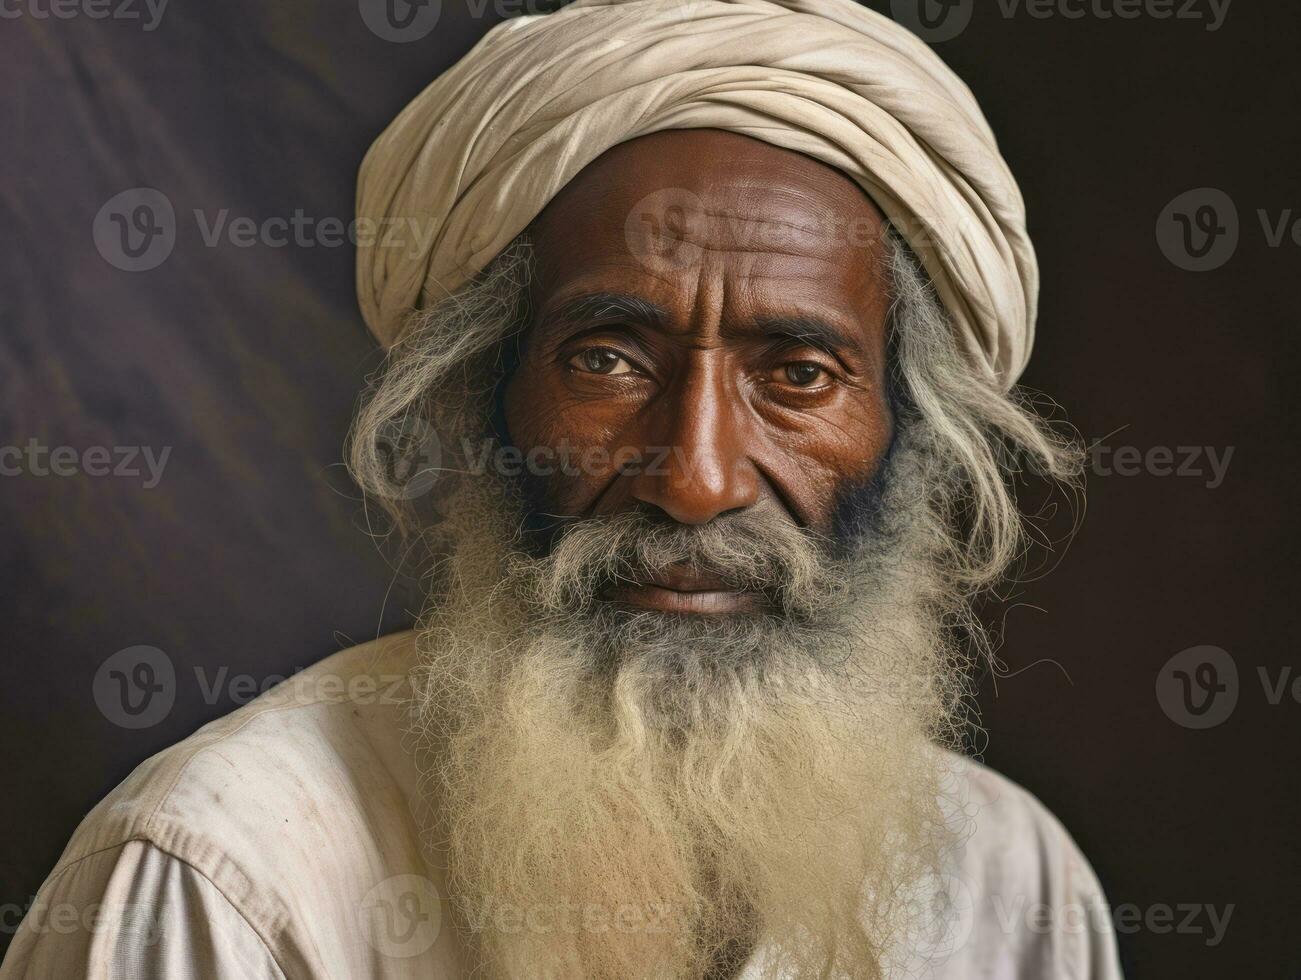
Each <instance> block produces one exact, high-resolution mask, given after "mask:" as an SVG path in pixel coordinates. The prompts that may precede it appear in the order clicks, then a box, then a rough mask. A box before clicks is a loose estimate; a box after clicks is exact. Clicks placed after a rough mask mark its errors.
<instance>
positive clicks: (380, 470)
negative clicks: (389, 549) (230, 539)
mask: <svg viewBox="0 0 1301 980" xmlns="http://www.w3.org/2000/svg"><path fill="white" fill-rule="evenodd" d="M886 247H887V249H888V258H889V269H890V273H891V279H892V285H893V289H894V305H893V308H892V310H891V324H890V350H891V358H892V364H891V388H892V400H893V402H894V408H895V411H896V414H897V415H898V424H899V426H900V428H901V429H904V428H906V429H907V430H908V432H909V435H910V438H911V439H912V440H914V441H915V443H917V444H920V445H922V446H924V447H925V449H926V455H927V457H928V470H929V472H928V474H927V487H928V491H929V494H928V496H929V504H930V507H931V508H932V509H933V511H934V512H935V514H936V516H937V517H939V518H941V519H942V523H943V525H944V526H946V527H947V528H949V539H948V541H947V544H946V551H947V552H948V554H947V558H948V560H947V562H946V567H947V570H948V574H949V576H950V585H951V586H952V588H953V590H954V591H955V593H957V594H959V595H962V596H968V597H969V596H973V595H975V594H977V593H979V592H982V591H984V590H986V589H989V588H991V587H993V586H994V585H995V584H997V583H998V581H999V580H1000V579H1001V578H1003V577H1004V576H1005V575H1006V574H1007V573H1008V571H1009V569H1010V567H1011V566H1013V564H1014V563H1015V562H1016V561H1017V560H1018V559H1019V558H1020V557H1021V556H1022V555H1023V554H1024V553H1025V552H1026V550H1027V545H1028V543H1029V542H1030V540H1031V538H1032V536H1033V535H1032V531H1033V529H1034V527H1035V524H1034V522H1033V518H1032V517H1028V516H1026V515H1023V514H1022V513H1021V511H1020V510H1019V508H1018V505H1017V500H1016V493H1015V485H1016V482H1017V480H1018V479H1019V477H1020V475H1021V474H1022V473H1024V472H1027V471H1029V472H1032V473H1034V474H1036V475H1038V476H1041V477H1044V478H1045V479H1047V480H1050V481H1053V482H1055V483H1056V484H1057V485H1058V486H1059V487H1060V488H1061V489H1062V490H1063V491H1064V492H1065V493H1066V494H1067V495H1068V498H1069V499H1070V500H1071V501H1072V502H1073V503H1074V502H1078V499H1079V498H1078V494H1079V486H1080V485H1079V477H1080V473H1081V471H1082V462H1083V453H1082V451H1081V448H1080V446H1079V443H1078V441H1077V440H1076V439H1075V438H1074V436H1073V431H1068V430H1066V429H1065V427H1064V426H1063V425H1062V424H1061V423H1060V422H1058V421H1056V420H1053V419H1051V418H1050V417H1048V416H1046V415H1045V414H1041V412H1040V410H1039V406H1038V405H1037V404H1036V402H1035V401H1032V399H1031V398H1030V397H1029V396H1028V395H1027V394H1025V393H1024V392H1021V391H1019V390H1016V389H1014V390H1013V391H1012V392H1010V393H1009V392H1004V391H1002V390H1001V389H1000V388H999V387H998V386H997V384H996V383H995V382H993V381H992V380H990V379H988V378H987V377H986V376H985V375H984V374H983V373H981V372H978V371H976V370H974V369H973V368H972V365H971V362H970V360H969V358H968V356H967V355H966V354H965V353H964V352H963V351H962V350H961V349H960V346H959V343H958V341H957V339H956V338H955V336H954V332H953V328H952V324H951V321H950V319H949V317H948V315H947V314H946V312H945V310H944V308H943V306H942V304H941V303H940V301H939V299H938V298H937V296H936V294H935V291H934V289H933V288H932V286H931V284H930V282H929V280H928V279H927V277H926V275H925V273H924V272H923V271H922V269H921V266H920V264H919V263H918V261H917V259H916V258H915V256H914V255H913V253H912V251H911V250H910V249H909V248H908V247H907V245H906V244H905V243H904V242H903V240H902V239H901V238H900V237H899V236H898V235H897V234H895V233H894V232H891V233H890V234H889V236H888V238H887V245H886ZM532 274H533V261H532V246H531V243H530V241H529V239H528V237H527V235H521V236H520V237H519V238H517V239H516V240H515V241H514V242H513V243H512V244H511V245H510V246H509V247H507V248H506V249H505V250H504V251H503V252H502V253H501V254H500V255H499V256H498V257H497V258H496V259H495V260H494V261H493V262H492V264H491V265H489V266H488V267H487V268H486V269H485V270H484V271H483V272H482V273H480V274H479V276H477V277H476V278H475V279H474V280H473V281H472V282H470V283H469V284H468V285H466V286H465V287H463V288H462V289H460V290H459V291H457V292H456V293H455V294H453V295H451V296H449V297H447V298H446V299H444V300H443V301H441V302H439V303H436V304H434V305H433V306H431V307H430V308H429V309H427V310H424V311H422V312H418V313H415V314H413V315H412V318H411V320H410V322H409V323H408V325H407V328H406V330H405V332H404V333H403V335H402V337H401V339H400V340H399V341H398V342H397V343H396V344H395V345H394V346H393V348H392V349H391V350H390V351H389V354H388V357H387V359H386V361H385V363H384V365H383V367H382V368H381V370H380V371H379V372H378V373H377V375H376V376H375V377H374V378H373V379H372V381H371V384H370V386H369V388H368V390H367V392H366V393H365V395H364V397H363V401H362V404H361V407H360V409H359V411H358V413H357V415H356V418H355V420H354V422H353V426H352V430H351V433H350V434H349V438H348V447H347V459H348V466H349V469H350V471H351V473H352V475H353V477H354V478H355V479H356V481H357V483H358V484H359V485H360V487H361V488H362V490H363V491H364V492H365V493H366V494H367V495H368V497H370V498H372V499H373V500H375V501H376V502H377V503H378V504H379V505H380V506H381V507H382V508H383V509H384V510H385V511H386V512H387V513H388V515H389V516H390V517H391V518H392V521H393V527H394V528H395V529H396V530H398V531H399V532H401V533H402V534H403V535H409V534H411V533H412V532H415V531H422V530H423V529H422V528H420V527H419V522H418V521H417V520H416V513H415V508H414V507H413V505H412V500H411V497H412V496H413V495H412V493H411V492H410V487H411V485H412V480H413V473H412V471H411V465H412V463H411V460H412V456H411V454H412V453H415V454H416V456H417V458H419V459H421V460H422V461H423V462H424V464H425V465H426V466H427V467H428V468H429V470H430V472H426V473H424V474H416V476H420V475H423V476H424V477H425V478H426V480H427V483H426V486H432V485H436V482H437V477H438V475H439V474H438V472H437V470H438V469H439V467H441V462H442V460H441V459H440V460H438V461H436V462H432V463H431V462H430V461H429V456H428V448H429V447H428V443H429V442H430V440H434V441H436V442H437V445H438V446H439V447H444V448H447V447H454V446H455V445H457V444H458V443H459V441H460V440H461V439H463V438H466V437H471V438H473V437H477V436H482V435H485V434H487V432H488V431H489V428H488V420H489V418H490V416H491V413H492V411H493V407H494V393H495V392H496V390H497V387H498V385H499V384H500V383H501V381H502V379H503V377H504V375H505V373H506V370H507V357H506V355H507V354H508V352H509V349H510V348H509V346H508V345H509V344H510V343H512V342H514V341H515V339H516V338H517V336H518V335H519V334H520V333H521V332H522V331H523V330H524V329H525V328H526V327H527V324H528V321H529V310H528V303H527V297H528V292H529V284H530V282H531V279H532ZM413 433H414V434H415V435H416V436H417V438H415V439H412V438H410V437H411V436H412V434H413ZM413 443H414V445H413ZM422 450H423V451H424V452H425V454H426V455H425V456H423V457H421V456H420V453H421V452H422ZM435 455H441V454H435ZM449 468H450V469H455V468H456V467H455V466H454V465H453V466H450V467H449ZM432 496H437V495H436V494H435V495H432Z"/></svg>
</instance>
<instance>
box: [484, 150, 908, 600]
mask: <svg viewBox="0 0 1301 980" xmlns="http://www.w3.org/2000/svg"><path fill="white" fill-rule="evenodd" d="M532 235H533V240H534V243H535V250H536V251H535V254H536V261H537V276H536V278H535V281H534V288H533V293H532V297H531V298H532V326H531V328H530V330H529V332H528V334H527V336H526V337H525V339H524V344H523V348H522V350H521V352H520V361H519V364H518V367H517V369H516V370H515V371H514V373H513V374H512V376H511V378H510V379H509V382H508V384H507V386H506V389H505V392H504V413H505V423H506V428H507V430H508V434H509V437H510V439H511V441H512V442H513V443H514V444H515V445H516V446H517V447H518V448H519V449H521V450H523V451H524V452H526V453H528V452H530V451H532V450H535V449H541V448H545V449H547V450H549V451H550V452H552V453H554V454H556V457H559V458H563V459H566V460H569V461H571V462H572V463H574V464H576V465H570V466H566V467H563V468H560V469H557V470H556V471H555V473H554V475H549V476H546V477H533V478H531V480H532V481H533V485H532V486H530V488H529V489H530V491H531V494H530V495H531V497H532V498H533V499H534V501H535V502H536V506H537V507H538V508H539V509H540V510H541V511H542V512H543V513H545V514H546V515H548V516H555V517H561V518H567V519H572V518H587V517H602V516H613V515H618V514H621V513H625V512H629V511H639V512H642V513H646V514H650V515H653V516H654V517H655V518H657V519H659V520H661V521H664V522H667V523H669V524H672V525H678V526H686V525H697V526H698V525H707V524H708V523H709V522H711V521H714V520H715V519H716V518H720V517H722V516H723V515H732V514H737V513H745V512H751V513H754V514H759V513H761V512H762V513H764V515H765V516H773V515H781V516H782V517H784V518H786V520H788V521H790V522H792V523H794V524H795V525H798V526H800V527H803V528H806V529H808V530H809V531H812V532H814V533H815V534H819V535H823V536H826V537H828V538H833V537H836V536H838V535H840V534H842V533H843V532H844V528H843V527H842V523H843V521H842V519H843V518H844V516H845V514H846V513H848V512H850V511H851V510H852V505H853V502H854V497H855V494H862V493H864V492H865V488H867V487H868V486H869V485H870V484H871V481H872V478H873V476H874V475H875V474H876V472H877V470H878V468H879V467H880V465H881V462H882V460H883V458H884V457H885V455H886V452H887V450H888V448H889V446H890V442H891V439H892V436H893V419H892V416H891V413H890V407H889V402H888V399H887V395H886V349H887V336H886V334H887V321H888V312H889V308H890V302H891V299H890V283H889V281H888V276H887V274H886V271H885V268H884V263H885V258H884V257H885V254H886V250H885V248H884V246H883V241H884V219H883V218H882V216H881V214H880V212H879V211H878V210H877V209H876V207H875V206H874V205H873V204H872V203H871V201H870V200H869V199H868V198H867V196H866V195H865V194H864V193H863V191H862V190H861V189H860V188H859V187H858V186H857V185H856V184H854V183H853V182H852V181H851V180H849V179H848V178H847V177H845V176H843V175H842V174H840V173H838V172H837V171H835V170H833V169H831V168H829V167H827V166H825V165H824V164H821V163H818V162H816V161H813V160H811V159H808V158H806V157H804V156H802V155H800V154H798V153H794V152H791V151H787V150H782V149H779V148H776V147H772V146H769V145H767V144H764V143H761V142H759V141H756V140H752V139H749V138H747V137H744V136H739V135H736V134H732V133H725V132H721V131H714V130H687V131H670V132H664V133H657V134H654V135H651V136H646V137H642V138H640V139H637V140H633V141H631V142H628V143H625V144H622V145H620V146H618V147H615V148H614V149H612V150H610V151H609V152H607V153H606V154H604V155H603V156H602V157H600V158H599V159H598V160H596V161H595V162H594V163H592V164H591V165H590V166H588V167H587V168H586V169H585V170H584V171H583V172H582V173H581V174H579V175H578V177H576V178H575V179H574V180H573V181H571V182H570V184H569V185H568V186H567V187H566V188H565V189H564V190H563V191H562V192H561V193H560V194H559V195H558V196H557V197H556V198H555V199H554V200H553V201H552V203H551V204H550V205H549V206H548V208H547V209H546V210H545V211H544V212H543V214H542V215H541V216H540V217H539V218H538V220H537V221H536V222H535V224H534V227H533V228H532ZM553 458H554V457H553ZM613 598H615V599H617V600H618V601H620V602H621V603H624V604H626V605H629V606H631V607H633V608H640V609H646V610H656V611H660V612H669V613H696V614H711V613H712V614H718V613H744V612H751V611H756V609H757V606H758V603H757V600H756V598H755V597H754V596H752V595H747V593H746V592H745V591H744V590H737V589H735V588H730V587H728V585H727V584H726V583H724V582H722V581H720V580H719V579H718V578H717V577H715V576H713V575H711V573H710V572H709V571H708V570H707V569H705V570H702V569H699V568H692V567H690V566H689V565H687V564H679V565H677V566H674V567H670V568H667V569H664V570H662V571H660V572H658V573H656V574H655V575H654V576H653V580H649V581H633V582H631V583H628V584H626V585H624V586H622V587H620V589H619V590H618V594H617V595H616V596H613Z"/></svg>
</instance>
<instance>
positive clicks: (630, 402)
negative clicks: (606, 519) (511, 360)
mask: <svg viewBox="0 0 1301 980" xmlns="http://www.w3.org/2000/svg"><path fill="white" fill-rule="evenodd" d="M638 405H639V401H638V400H637V399H636V398H635V397H634V396H633V394H632V393H631V392H629V393H628V394H626V395H615V396H613V397H611V396H607V397H602V398H591V397H583V396H582V395H581V393H579V392H576V391H574V390H573V388H572V387H571V385H570V383H569V382H568V378H567V375H566V373H565V371H564V370H563V369H562V368H559V367H557V368H550V367H546V368H540V367H539V366H538V365H535V364H530V363H529V362H528V361H527V360H526V361H525V362H524V363H522V364H521V365H520V367H519V369H518V370H517V371H516V372H515V374H514V375H513V376H512V377H511V379H510V380H509V381H508V382H507V384H506V388H505V391H504V393H503V398H502V409H503V415H504V420H505V422H506V429H507V435H508V437H509V439H510V441H511V443H512V444H513V445H514V446H515V447H516V448H517V449H519V450H520V451H521V452H523V453H525V454H526V455H527V454H528V453H530V452H533V451H535V450H546V453H545V458H546V459H547V460H548V464H547V465H545V466H543V467H540V468H538V469H537V470H536V471H529V472H526V473H525V476H524V480H525V483H526V485H527V489H528V491H529V495H530V497H532V498H533V499H534V500H536V501H537V502H538V503H539V504H541V505H543V506H544V507H547V508H549V509H554V510H556V511H559V512H561V513H565V514H581V513H584V512H585V511H587V510H588V509H589V508H591V506H592V505H593V503H594V502H595V501H596V499H597V498H598V497H599V496H600V495H601V493H602V491H603V490H604V489H605V488H606V487H607V486H608V485H609V483H610V481H611V480H612V479H613V478H614V476H615V473H616V471H615V462H616V460H617V459H618V456H619V447H620V446H621V445H623V444H624V443H626V442H627V439H626V438H621V434H622V433H624V432H625V430H626V428H627V424H628V420H629V418H630V417H631V416H633V415H635V413H636V411H637V408H638Z"/></svg>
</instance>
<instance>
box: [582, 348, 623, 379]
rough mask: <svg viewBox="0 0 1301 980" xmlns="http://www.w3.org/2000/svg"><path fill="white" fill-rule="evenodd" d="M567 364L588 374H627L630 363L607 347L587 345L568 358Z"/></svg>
mask: <svg viewBox="0 0 1301 980" xmlns="http://www.w3.org/2000/svg"><path fill="white" fill-rule="evenodd" d="M569 366H570V367H573V368H577V369H578V370H579V371H586V372H587V373H589V374H629V373H630V372H631V371H632V365H631V364H629V363H628V361H627V360H626V359H625V358H623V357H621V356H620V355H619V354H617V353H615V352H614V351H612V350H610V348H608V347H589V348H588V349H587V350H585V351H583V352H582V353H581V354H576V355H575V356H573V357H571V358H570V359H569Z"/></svg>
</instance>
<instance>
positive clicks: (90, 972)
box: [0, 633, 1120, 980]
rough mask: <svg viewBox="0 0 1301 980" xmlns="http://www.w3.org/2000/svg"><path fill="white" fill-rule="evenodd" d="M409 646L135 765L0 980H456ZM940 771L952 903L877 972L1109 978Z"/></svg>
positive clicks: (28, 923)
mask: <svg viewBox="0 0 1301 980" xmlns="http://www.w3.org/2000/svg"><path fill="white" fill-rule="evenodd" d="M411 640H412V634H409V633H407V634H399V635H397V636H394V637H390V638H386V639H385V640H382V641H378V642H376V643H371V644H367V645H365V646H361V647H355V648H353V649H351V650H348V651H345V652H343V653H340V654H336V655H335V656H333V657H330V658H328V659H326V660H324V661H322V662H321V663H319V664H317V665H316V666H315V667H312V668H310V669H309V670H306V671H303V672H302V673H300V674H297V675H295V677H294V678H292V679H291V680H290V681H288V682H286V683H285V684H283V685H281V686H280V687H278V688H276V689H275V690H274V691H271V692H269V693H267V694H265V695H263V696H262V697H260V698H258V699H257V700H256V701H255V702H253V703H252V704H250V705H248V706H246V707H244V708H242V709H240V710H239V711H236V712H234V713H233V714H231V715H228V716H227V717H225V718H222V719H219V720H218V721H215V722H213V723H212V724H210V725H208V726H207V727H205V728H203V729H202V730H200V731H199V732H197V733H196V734H195V735H193V736H191V737H190V738H188V739H186V740H185V741H184V742H182V743H180V744H178V745H176V746H173V747H172V748H170V749H168V750H167V751H165V752H163V753H161V754H159V755H157V756H155V757H154V758H152V759H150V760H148V761H147V762H145V763H143V764H142V765H141V766H140V767H139V768H138V769H137V770H136V771H135V772H134V773H133V774H132V775H131V776H130V777H129V778H128V779H127V780H126V782H124V783H123V784H122V785H121V786H119V787H118V788H117V789H116V790H114V791H113V793H112V794H110V795H109V796H108V797H107V798H106V799H105V800H104V801H103V802H102V803H100V804H99V806H97V807H96V808H95V809H94V810H93V811H92V812H91V814H90V815H89V816H88V817H87V818H86V820H85V821H84V822H83V823H82V825H81V827H79V828H78V830H77V832H76V834H75V835H74V837H73V839H72V841H71V843H70V844H69V845H68V847H67V849H66V851H65V852H64V855H63V857H62V858H61V859H60V860H59V863H58V865H57V866H56V868H55V869H54V871H53V872H52V873H51V875H50V877H49V879H48V880H47V881H46V882H45V884H44V886H42V888H41V890H40V893H39V894H38V896H37V898H36V902H35V904H34V906H33V908H32V910H31V912H30V913H29V914H28V916H27V917H26V919H24V921H23V924H22V926H21V927H20V928H19V930H18V933H17V935H16V936H15V937H14V941H13V945H12V946H11V948H10V950H9V954H8V956H7V957H6V959H5V961H4V965H3V966H0V980H50V978H58V980H76V978H80V977H85V978H88V980H189V978H205V980H208V978H220V980H225V978H230V980H264V978H265V980H415V978H418V977H419V978H424V980H428V978H435V977H436V978H439V980H459V978H461V977H465V976H466V973H465V971H464V968H463V947H462V945H461V942H462V941H461V939H460V937H459V936H458V934H457V933H456V931H455V930H454V929H453V927H452V926H451V924H450V917H449V914H448V912H447V909H446V906H445V904H444V903H445V896H446V894H447V892H446V888H445V885H444V880H445V878H444V873H443V869H442V868H440V867H439V866H438V865H437V862H436V861H433V862H430V861H427V860H426V859H425V858H424V857H422V854H421V846H420V843H419V832H418V827H419V825H420V819H419V803H418V800H419V799H420V795H419V793H418V792H417V783H418V779H417V774H416V771H415V768H414V766H413V764H412V762H411V760H410V757H409V755H408V753H407V752H406V751H405V750H404V748H403V745H402V718H403V713H402V705H401V700H402V699H403V698H404V697H405V695H406V689H405V688H404V686H403V678H404V677H405V670H406V666H407V663H408V660H409V657H410V656H411V650H412V643H411ZM951 761H952V763H953V767H952V768H953V773H952V779H951V783H950V786H949V787H948V788H947V789H946V794H945V806H946V810H947V812H948V814H949V819H950V820H951V822H952V823H953V825H954V829H955V830H956V831H960V832H961V833H962V834H963V835H964V836H965V840H964V842H963V843H962V845H961V846H960V847H958V848H957V849H955V850H954V851H953V853H952V854H951V855H950V860H949V866H948V868H947V870H946V872H945V874H944V876H943V878H942V880H940V881H939V882H936V883H935V893H937V894H943V895H947V896H948V897H949V898H950V899H951V903H950V904H949V905H948V906H943V907H941V908H942V909H947V912H945V911H941V912H940V921H939V923H938V926H939V927H938V928H936V929H934V930H928V932H927V933H926V934H924V935H920V936H919V937H918V941H917V943H916V945H915V946H914V947H913V948H911V949H909V950H908V951H907V953H908V955H907V957H906V961H901V963H900V964H899V968H898V969H897V971H896V973H895V975H896V976H898V977H918V978H926V977H929V978H933V980H971V978H977V977H979V978H984V980H1014V978H1016V980H1020V978H1027V977H1034V978H1042V980H1056V978H1069V980H1116V978H1118V977H1119V976H1120V972H1119V968H1118V966H1117V962H1116V951H1115V945H1114V939H1113V935H1112V932H1111V928H1110V924H1109V921H1108V919H1107V917H1106V905H1105V902H1104V900H1103V897H1102V892H1101V890H1100V888H1099V886H1098V883H1097V880H1096V879H1095V878H1094V876H1093V873H1092V872H1091V871H1090V869H1089V866H1088V864H1087V863H1086V862H1085V860H1084V858H1083V857H1082V856H1081V855H1080V853H1079V851H1078V850H1077V849H1076V847H1075V845H1074V844H1073V843H1072V841H1071V839H1070V838H1069V837H1068V836H1067V834H1066V832H1065V831H1064V830H1063V829H1062V828H1061V826H1060V824H1058V823H1057V821H1056V820H1055V819H1053V817H1052V816H1051V815H1050V814H1049V813H1048V812H1047V811H1046V810H1045V809H1044V808H1043V806H1042V805H1040V804H1039V803H1038V802H1037V801H1036V800H1035V799H1034V798H1033V797H1031V796H1030V795H1029V794H1028V793H1026V792H1025V791H1024V790H1022V789H1020V788H1018V787H1016V786H1014V785H1013V784H1011V783H1010V782H1008V781H1007V780H1006V779H1004V778H1003V777H1001V776H999V775H997V774H996V773H994V772H992V771H991V770H989V769H986V768H984V767H982V766H979V765H977V764H975V763H969V762H960V761H958V760H956V759H953V760H951ZM919 900H924V897H923V898H922V899H919ZM1045 923H1046V926H1045ZM762 959H763V952H762V950H761V951H759V952H758V953H756V955H755V957H754V959H753V960H752V962H751V963H750V965H749V966H748V967H747V970H746V972H745V974H744V980H757V978H758V971H759V967H760V965H761V963H762Z"/></svg>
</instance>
